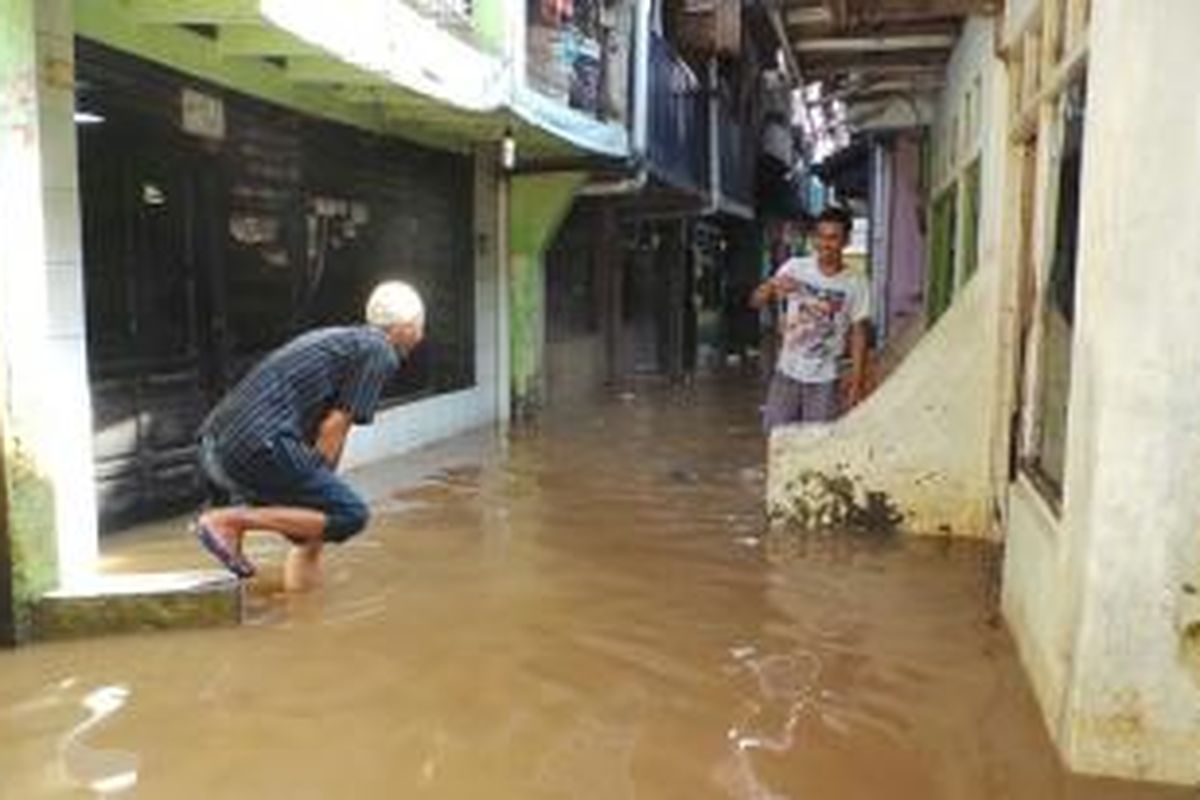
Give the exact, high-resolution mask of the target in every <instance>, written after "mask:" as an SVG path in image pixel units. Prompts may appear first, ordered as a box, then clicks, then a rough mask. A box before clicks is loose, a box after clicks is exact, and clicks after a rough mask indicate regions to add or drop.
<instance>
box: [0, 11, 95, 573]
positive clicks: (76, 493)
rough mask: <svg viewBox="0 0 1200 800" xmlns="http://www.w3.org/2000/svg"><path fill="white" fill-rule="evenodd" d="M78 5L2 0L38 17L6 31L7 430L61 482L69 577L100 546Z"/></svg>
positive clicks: (58, 518)
mask: <svg viewBox="0 0 1200 800" xmlns="http://www.w3.org/2000/svg"><path fill="white" fill-rule="evenodd" d="M72 8H73V6H72V3H71V2H70V0H37V2H33V3H31V4H25V3H23V2H22V0H17V2H15V3H11V4H6V5H5V6H2V7H0V11H2V12H4V13H9V14H12V15H13V16H12V17H10V20H9V21H8V22H9V24H12V22H13V20H27V19H28V17H27V14H28V13H29V10H30V9H32V22H33V27H32V28H31V29H28V30H27V31H24V32H21V31H18V32H16V33H15V35H16V36H17V37H19V38H20V39H21V41H17V40H9V41H5V40H4V39H5V36H0V47H4V48H10V51H9V58H13V57H14V56H16V55H17V54H18V53H21V54H24V55H22V56H21V57H22V58H25V62H24V64H23V65H16V64H13V67H14V71H13V72H12V73H11V74H8V73H6V74H5V75H4V76H3V79H2V80H0V220H2V222H0V225H2V226H3V230H4V234H3V248H4V252H3V254H2V255H0V259H2V261H0V337H2V338H3V340H4V345H3V347H4V360H5V362H6V363H5V364H4V368H5V369H6V370H7V390H8V394H7V396H6V397H5V398H3V401H4V402H5V403H7V406H8V411H9V413H10V415H11V417H10V419H11V422H12V425H13V428H14V429H15V431H10V432H9V434H10V435H11V434H13V433H14V432H15V434H16V436H17V438H18V439H19V440H20V444H19V446H20V448H21V449H22V453H23V457H24V458H27V459H29V461H30V462H31V463H32V464H33V465H34V468H35V469H37V470H39V471H41V472H42V473H43V474H44V477H45V478H46V479H47V480H48V482H49V484H50V485H51V486H52V487H53V491H54V496H55V520H54V527H55V531H56V535H57V549H58V571H59V575H58V578H59V580H60V581H66V580H70V579H71V578H72V577H73V576H76V575H80V574H84V573H86V572H87V571H88V570H90V568H91V566H92V564H93V562H94V560H95V557H96V552H97V549H96V510H95V509H96V504H95V497H94V492H93V490H92V486H93V479H92V449H91V442H92V433H91V404H90V392H89V389H88V373H87V341H86V336H85V333H84V300H83V253H82V237H81V231H80V216H79V197H78V193H79V189H78V176H77V171H76V141H75V124H74V120H73V115H74V107H75V98H74V88H75V80H74V74H75V68H74V61H75V57H74V40H73V18H72ZM5 35H7V32H5ZM30 45H32V49H29V46H30ZM10 63H12V62H10Z"/></svg>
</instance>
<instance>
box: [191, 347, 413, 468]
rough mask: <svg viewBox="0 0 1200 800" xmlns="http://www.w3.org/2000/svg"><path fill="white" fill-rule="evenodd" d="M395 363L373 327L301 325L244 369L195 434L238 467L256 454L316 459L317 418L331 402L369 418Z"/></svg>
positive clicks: (302, 462) (363, 420)
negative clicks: (305, 330) (293, 335)
mask: <svg viewBox="0 0 1200 800" xmlns="http://www.w3.org/2000/svg"><path fill="white" fill-rule="evenodd" d="M399 366H400V359H399V356H398V355H397V352H396V350H395V348H393V347H392V345H391V343H389V342H388V339H387V336H386V335H385V334H384V332H383V331H382V330H380V329H378V328H373V327H370V326H365V325H364V326H357V327H338V328H320V329H318V330H314V331H309V332H308V333H304V334H301V335H300V336H298V337H296V338H295V339H293V340H292V341H290V342H288V343H287V344H285V345H283V346H282V347H280V348H279V349H277V350H275V351H274V352H272V353H271V354H270V355H268V356H267V357H266V358H265V359H263V360H262V361H260V362H259V363H258V364H257V365H256V366H255V367H254V368H253V369H251V370H250V372H248V373H247V374H246V376H245V377H244V378H242V380H241V381H240V382H238V384H237V385H236V386H235V387H234V388H233V389H232V390H231V391H230V392H229V393H228V394H227V395H225V397H224V398H223V399H222V400H221V402H220V403H218V404H217V407H216V408H214V409H213V410H212V412H211V413H210V414H209V415H208V417H207V418H206V419H205V420H204V423H203V424H202V425H201V426H200V436H201V437H204V436H209V437H211V438H212V439H213V441H214V443H215V445H216V448H217V452H218V453H219V454H220V458H221V461H222V463H223V464H224V465H225V466H226V467H228V468H229V469H231V470H234V471H237V472H239V473H242V474H245V473H247V472H249V473H251V474H253V472H254V470H255V466H256V465H261V464H263V458H264V456H274V457H282V458H285V459H287V460H288V461H290V462H291V463H292V464H294V465H295V466H297V467H302V468H313V467H316V466H319V465H321V464H323V463H324V459H323V458H322V457H321V455H320V453H318V452H317V450H316V448H315V447H314V446H313V445H314V444H315V443H316V437H317V431H318V428H319V427H320V424H321V422H322V421H323V420H324V419H325V417H326V416H327V415H328V414H329V412H330V411H331V410H333V409H335V408H339V409H342V410H344V411H346V412H348V413H349V414H350V415H351V417H352V418H353V420H354V422H355V424H358V425H365V424H367V423H369V422H370V421H371V420H372V419H373V418H374V416H375V407H376V405H378V403H379V395H380V392H382V391H383V385H384V384H385V383H386V382H387V379H388V378H389V377H390V376H391V375H392V373H393V372H395V370H396V369H398V368H399ZM268 463H269V460H268Z"/></svg>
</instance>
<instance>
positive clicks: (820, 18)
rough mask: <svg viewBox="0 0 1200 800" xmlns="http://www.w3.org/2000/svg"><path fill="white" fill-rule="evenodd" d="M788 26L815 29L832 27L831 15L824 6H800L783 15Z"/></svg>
mask: <svg viewBox="0 0 1200 800" xmlns="http://www.w3.org/2000/svg"><path fill="white" fill-rule="evenodd" d="M784 18H785V19H786V20H787V24H788V25H790V26H803V27H816V26H826V25H833V14H831V13H830V12H829V9H828V8H826V7H825V6H801V7H799V8H795V7H793V8H789V9H788V10H787V13H786V14H784Z"/></svg>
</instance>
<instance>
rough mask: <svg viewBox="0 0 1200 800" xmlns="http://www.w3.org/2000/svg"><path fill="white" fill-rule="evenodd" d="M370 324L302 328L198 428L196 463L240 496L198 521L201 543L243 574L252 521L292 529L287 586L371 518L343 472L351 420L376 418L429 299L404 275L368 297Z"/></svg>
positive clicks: (285, 532)
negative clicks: (340, 462) (340, 473)
mask: <svg viewBox="0 0 1200 800" xmlns="http://www.w3.org/2000/svg"><path fill="white" fill-rule="evenodd" d="M366 321H367V324H366V325H359V326H351V327H332V328H321V329H318V330H313V331H309V332H308V333H304V334H301V335H300V336H298V337H296V338H295V339H293V340H292V341H290V342H288V343H287V344H285V345H283V346H282V347H280V348H279V349H278V350H275V351H274V352H272V353H271V354H270V355H268V356H267V357H266V358H265V359H263V361H261V362H260V363H259V364H258V365H257V366H255V367H254V368H253V369H251V370H250V372H249V373H248V374H247V375H246V376H245V377H244V378H242V380H241V381H240V382H239V383H238V384H237V385H236V386H235V387H234V388H233V390H232V391H230V392H229V393H228V394H227V395H226V396H225V397H224V398H223V399H222V400H221V402H220V403H219V404H218V405H217V407H216V408H214V409H213V410H212V412H211V413H210V414H209V415H208V417H207V419H205V420H204V423H203V424H202V425H201V426H200V431H199V436H200V465H201V468H202V469H203V472H204V475H205V476H206V477H207V479H208V482H209V485H210V488H211V489H215V490H217V491H216V492H215V493H217V494H221V495H226V496H228V497H229V498H230V499H231V500H232V502H233V503H235V505H227V506H221V507H212V508H209V509H208V510H206V511H204V512H203V513H201V514H200V516H199V517H198V518H197V520H196V522H195V525H194V531H195V534H196V537H197V539H198V540H199V542H200V544H201V545H202V546H203V547H204V548H205V549H206V550H207V551H208V552H209V553H211V554H212V555H213V556H214V557H215V558H216V559H217V560H218V561H220V562H221V563H222V564H223V565H224V566H225V567H226V568H227V569H228V570H229V571H230V572H232V573H234V574H235V575H237V576H238V577H239V578H248V577H250V576H251V575H253V574H254V571H255V570H254V565H253V564H251V563H250V561H249V560H248V559H247V558H246V557H245V556H244V555H243V553H242V542H243V539H244V538H245V535H246V532H247V531H248V530H263V531H271V532H274V533H277V534H279V535H281V536H283V537H285V538H287V539H288V540H289V541H290V542H291V543H292V545H293V547H292V549H291V551H290V552H289V553H288V556H287V560H286V562H285V564H284V587H285V588H286V589H288V590H302V589H307V588H309V587H311V586H313V585H315V584H316V583H317V581H318V578H319V575H320V558H321V549H322V547H323V546H324V544H325V543H326V542H343V541H345V540H346V539H348V538H350V537H351V536H353V535H354V534H356V533H358V532H359V531H361V530H362V529H363V527H365V526H366V524H367V518H368V516H369V512H368V509H367V506H366V504H365V503H364V502H363V501H362V499H361V498H359V496H358V495H357V494H356V493H355V492H354V490H352V489H351V488H350V487H349V486H348V485H347V484H346V482H345V481H343V480H342V479H341V478H340V477H338V476H337V474H336V469H337V465H338V460H339V459H340V457H341V454H342V447H343V445H344V444H345V442H346V435H347V434H348V433H349V432H350V427H351V426H352V425H355V424H358V425H366V424H368V423H370V422H371V420H372V418H373V417H374V415H375V407H376V405H377V404H378V402H379V395H380V392H381V391H382V390H383V386H384V384H385V383H386V382H387V380H388V378H390V377H391V376H392V374H393V373H394V372H395V371H396V370H397V369H398V368H399V366H400V363H401V360H402V359H403V358H405V357H406V356H407V354H408V353H409V352H410V351H411V350H412V349H413V348H414V347H416V346H417V345H418V344H419V343H420V342H421V340H422V339H423V338H424V335H425V308H424V305H423V303H422V302H421V298H420V296H419V295H418V294H417V293H416V291H414V290H413V289H412V287H410V286H408V285H407V284H404V283H401V282H399V281H389V282H387V283H383V284H381V285H380V286H378V287H377V288H376V289H375V290H374V291H373V292H372V293H371V297H370V299H369V300H368V301H367V307H366Z"/></svg>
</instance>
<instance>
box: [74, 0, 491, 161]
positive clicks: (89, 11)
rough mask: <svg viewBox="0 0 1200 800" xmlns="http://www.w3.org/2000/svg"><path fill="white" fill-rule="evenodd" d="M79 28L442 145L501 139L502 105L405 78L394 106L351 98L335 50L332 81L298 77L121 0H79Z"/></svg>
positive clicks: (293, 101)
mask: <svg viewBox="0 0 1200 800" xmlns="http://www.w3.org/2000/svg"><path fill="white" fill-rule="evenodd" d="M505 2H506V0H487V4H489V5H490V6H491V8H490V9H487V8H485V9H484V10H482V11H479V12H477V20H476V21H477V24H479V25H481V30H484V29H486V30H487V31H488V33H487V35H486V36H483V37H481V39H483V40H486V38H487V36H491V35H493V34H494V35H495V36H498V37H500V42H501V43H502V42H503V34H504V21H503V14H504V3H505ZM497 15H499V16H498V17H497ZM480 16H481V17H482V19H480ZM75 28H76V31H77V33H78V34H79V35H80V36H83V37H85V38H88V39H91V40H93V41H97V42H100V43H101V44H105V45H108V46H109V47H112V48H114V49H117V50H122V51H124V52H127V53H132V54H133V55H136V56H138V57H140V58H144V59H146V60H148V61H154V62H157V63H159V64H164V65H166V66H169V67H172V68H173V69H177V70H179V71H181V72H185V73H187V74H189V75H194V76H196V77H197V78H201V79H203V80H205V81H209V82H211V83H214V84H216V85H218V86H222V87H225V88H227V89H232V90H234V91H238V92H242V93H243V94H248V95H250V96H252V97H257V98H259V99H261V100H267V101H269V102H272V103H276V104H278V105H281V106H284V107H285V108H290V109H293V110H295V111H300V112H302V113H305V114H310V115H313V116H317V117H322V118H324V119H330V120H334V121H337V122H341V123H344V124H347V125H353V126H355V127H358V128H363V129H365V130H369V131H373V132H376V133H384V134H388V135H393V136H397V137H400V138H404V139H408V140H410V141H413V142H417V143H419V144H422V145H425V146H427V147H432V148H436V149H439V150H452V151H457V152H467V151H468V150H469V149H470V146H471V143H472V142H474V141H476V140H479V139H484V140H490V139H495V138H499V135H500V131H501V130H502V124H503V122H504V117H503V114H502V113H501V112H496V113H494V114H491V115H488V116H480V115H478V114H470V113H468V112H465V111H460V110H458V109H455V108H452V107H450V106H448V105H445V104H443V103H439V102H437V101H436V100H432V99H430V98H427V97H425V96H423V95H420V94H417V93H416V92H412V91H408V90H406V89H404V87H402V86H399V85H395V86H392V87H390V90H389V94H388V97H389V100H388V104H389V109H388V110H385V109H384V107H383V104H380V103H378V102H351V101H349V100H347V99H345V98H344V97H343V96H341V95H339V94H338V92H337V91H335V90H334V89H332V88H330V85H332V84H333V83H335V82H336V81H335V79H336V76H337V75H338V74H340V73H341V72H344V71H345V69H346V67H345V65H344V64H341V63H340V62H338V61H336V59H334V58H332V57H331V59H330V61H329V64H328V65H327V67H326V69H327V70H328V73H329V74H328V76H327V77H328V82H327V84H326V83H322V84H308V83H300V82H296V81H294V80H291V79H290V78H289V77H288V75H287V73H285V72H284V70H282V69H280V68H279V67H277V66H275V65H274V64H270V63H267V62H265V61H263V60H262V59H259V58H252V57H225V56H223V55H222V53H221V50H220V48H219V46H218V44H217V43H216V42H215V41H212V40H209V39H205V38H204V37H202V36H197V35H195V34H193V33H191V32H189V31H186V30H183V29H181V28H179V27H178V26H172V25H147V24H142V23H140V22H139V21H138V20H137V19H136V18H135V17H133V16H132V15H131V14H130V12H129V10H128V8H127V7H126V6H125V4H124V3H122V2H121V0H75ZM264 30H266V31H267V32H270V30H271V29H264ZM489 46H490V45H489Z"/></svg>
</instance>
